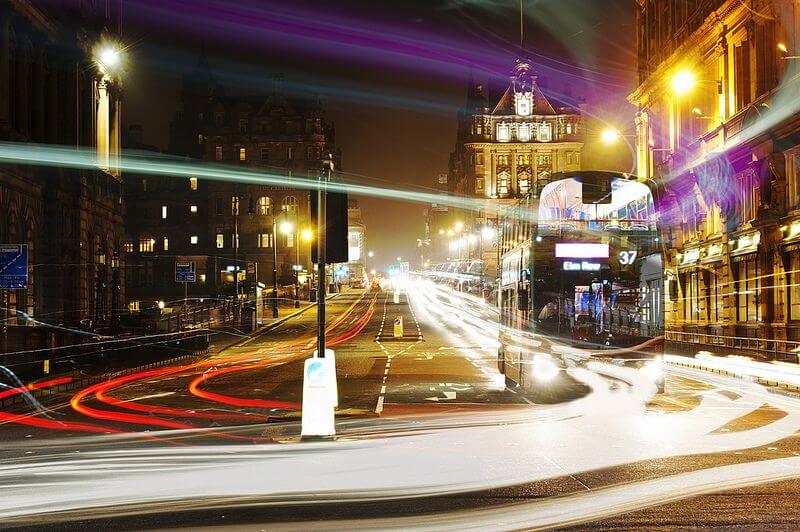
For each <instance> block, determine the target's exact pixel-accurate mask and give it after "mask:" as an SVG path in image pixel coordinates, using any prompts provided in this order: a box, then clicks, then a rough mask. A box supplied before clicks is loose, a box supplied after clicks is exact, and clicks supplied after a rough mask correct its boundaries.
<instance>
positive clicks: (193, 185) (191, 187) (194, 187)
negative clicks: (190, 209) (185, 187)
mask: <svg viewBox="0 0 800 532" xmlns="http://www.w3.org/2000/svg"><path fill="white" fill-rule="evenodd" d="M189 190H197V178H196V177H190V178H189Z"/></svg>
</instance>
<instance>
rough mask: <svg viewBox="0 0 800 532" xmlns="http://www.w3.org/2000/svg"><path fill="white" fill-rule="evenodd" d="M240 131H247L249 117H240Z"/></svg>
mask: <svg viewBox="0 0 800 532" xmlns="http://www.w3.org/2000/svg"><path fill="white" fill-rule="evenodd" d="M239 133H247V119H246V118H240V119H239Z"/></svg>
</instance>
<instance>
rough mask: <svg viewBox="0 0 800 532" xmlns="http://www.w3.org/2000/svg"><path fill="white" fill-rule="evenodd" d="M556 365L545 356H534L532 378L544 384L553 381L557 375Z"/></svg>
mask: <svg viewBox="0 0 800 532" xmlns="http://www.w3.org/2000/svg"><path fill="white" fill-rule="evenodd" d="M558 371H559V370H558V365H557V364H556V363H555V361H554V360H553V359H552V358H551V357H549V356H546V355H536V356H535V357H533V378H534V379H536V380H538V381H542V382H546V381H550V380H553V379H554V378H555V377H556V375H558Z"/></svg>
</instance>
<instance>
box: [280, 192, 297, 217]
mask: <svg viewBox="0 0 800 532" xmlns="http://www.w3.org/2000/svg"><path fill="white" fill-rule="evenodd" d="M281 210H282V211H283V212H285V213H287V214H297V198H295V197H294V196H286V197H285V198H283V201H281Z"/></svg>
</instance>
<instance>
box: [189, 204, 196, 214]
mask: <svg viewBox="0 0 800 532" xmlns="http://www.w3.org/2000/svg"><path fill="white" fill-rule="evenodd" d="M189 212H190V213H192V214H196V213H197V205H191V206H189Z"/></svg>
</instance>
